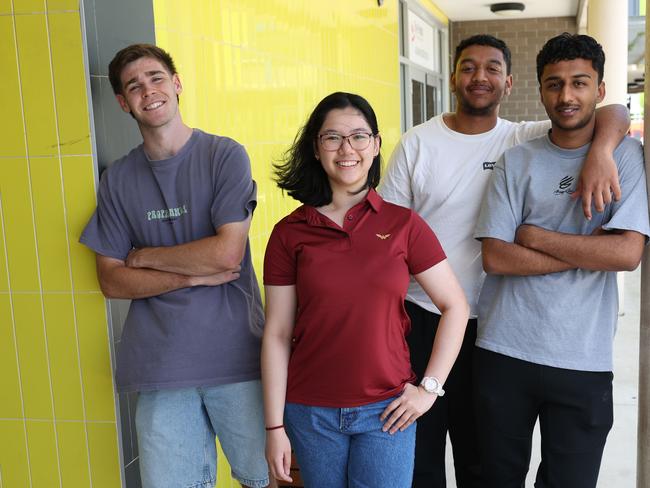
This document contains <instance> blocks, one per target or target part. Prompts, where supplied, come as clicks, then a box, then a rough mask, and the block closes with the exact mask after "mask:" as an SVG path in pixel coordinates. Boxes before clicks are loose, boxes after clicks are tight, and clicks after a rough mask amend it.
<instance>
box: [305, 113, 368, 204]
mask: <svg viewBox="0 0 650 488" xmlns="http://www.w3.org/2000/svg"><path fill="white" fill-rule="evenodd" d="M354 134H372V129H371V128H370V125H369V124H368V122H367V121H366V119H365V118H364V116H363V115H362V113H361V112H360V111H359V110H357V109H356V108H354V107H346V108H343V109H338V108H337V109H333V110H330V111H329V112H328V113H327V116H326V117H325V120H324V121H323V125H322V126H321V129H320V131H319V132H318V139H317V140H316V141H315V143H314V144H315V147H314V149H315V152H316V158H317V159H318V160H319V161H320V162H321V164H322V166H323V169H324V170H325V173H326V174H327V179H328V180H329V184H330V187H331V188H332V192H333V193H336V192H339V191H347V192H357V191H359V190H360V189H361V188H363V186H364V185H365V184H366V181H367V180H368V171H369V170H370V167H371V166H372V162H373V159H374V158H375V156H377V155H378V154H379V146H380V140H379V135H376V136H373V137H371V138H370V144H368V147H367V148H365V149H363V150H358V149H353V148H352V146H351V144H350V139H344V140H343V142H342V144H341V146H340V147H339V148H338V149H337V150H334V151H328V150H325V148H324V147H323V144H322V142H321V141H322V140H323V137H322V136H325V137H327V135H338V136H343V137H347V136H353V135H354ZM353 144H355V143H353Z"/></svg>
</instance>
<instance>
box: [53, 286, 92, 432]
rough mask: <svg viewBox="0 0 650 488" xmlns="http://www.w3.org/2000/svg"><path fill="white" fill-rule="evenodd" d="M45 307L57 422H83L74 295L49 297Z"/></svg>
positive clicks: (62, 294)
mask: <svg viewBox="0 0 650 488" xmlns="http://www.w3.org/2000/svg"><path fill="white" fill-rule="evenodd" d="M43 306H44V309H45V329H46V331H47V343H48V349H49V351H50V374H51V377H52V394H53V396H54V411H55V414H56V419H57V420H82V419H83V418H84V412H83V401H82V395H81V376H80V372H79V354H78V352H77V333H76V330H75V322H74V321H75V316H74V308H73V302H72V294H70V293H46V294H44V295H43Z"/></svg>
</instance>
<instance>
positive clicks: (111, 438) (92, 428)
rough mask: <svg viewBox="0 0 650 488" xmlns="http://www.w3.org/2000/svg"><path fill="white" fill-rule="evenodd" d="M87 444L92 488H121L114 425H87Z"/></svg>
mask: <svg viewBox="0 0 650 488" xmlns="http://www.w3.org/2000/svg"><path fill="white" fill-rule="evenodd" d="M88 444H89V448H90V471H91V476H92V486H93V488H115V487H116V486H122V485H121V481H120V464H119V460H118V456H117V430H116V428H115V424H112V423H89V424H88Z"/></svg>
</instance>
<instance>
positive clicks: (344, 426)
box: [284, 398, 416, 488]
mask: <svg viewBox="0 0 650 488" xmlns="http://www.w3.org/2000/svg"><path fill="white" fill-rule="evenodd" d="M393 400H394V398H389V399H387V400H382V401H380V402H376V403H371V404H369V405H363V406H361V407H353V408H328V407H311V406H307V405H300V404H297V403H287V405H286V407H285V410H284V423H285V426H286V430H287V435H288V436H289V439H290V440H291V445H292V447H293V449H294V451H295V453H296V457H297V459H298V464H299V465H300V473H301V475H302V478H303V480H304V482H305V487H306V488H381V487H386V488H410V486H411V479H412V477H413V462H414V456H415V428H416V426H415V424H413V425H411V426H410V427H408V428H407V429H406V430H405V431H404V432H399V431H398V432H396V433H395V434H393V435H391V434H389V433H388V432H382V430H381V428H382V425H383V423H382V422H381V421H380V420H379V416H380V415H381V413H382V412H383V411H384V409H385V408H386V406H387V405H388V404H389V403H390V402H391V401H393Z"/></svg>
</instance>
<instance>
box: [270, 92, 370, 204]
mask: <svg viewBox="0 0 650 488" xmlns="http://www.w3.org/2000/svg"><path fill="white" fill-rule="evenodd" d="M347 107H353V108H355V109H357V110H358V111H359V112H361V114H362V115H363V117H364V118H365V119H366V122H368V125H369V126H370V130H371V131H372V133H373V135H375V136H377V135H378V134H379V127H378V125H377V117H376V115H375V111H374V110H373V109H372V107H371V106H370V104H369V103H368V101H367V100H366V99H365V98H363V97H361V96H359V95H355V94H354V93H345V92H335V93H332V94H331V95H327V96H326V97H325V98H323V99H322V100H321V101H320V102H319V103H318V105H316V108H314V111H313V112H312V113H311V115H310V116H309V118H308V119H307V122H306V123H305V125H304V126H303V127H302V128H301V129H300V130H299V131H298V134H297V135H296V138H295V139H294V141H293V144H292V145H291V147H290V148H289V149H288V150H287V151H286V152H285V153H284V156H283V158H282V160H281V161H279V162H278V163H274V164H273V168H274V173H275V178H274V179H275V182H276V183H277V184H278V186H279V187H280V188H282V189H283V190H285V191H286V192H287V193H288V194H289V195H290V196H291V197H293V198H295V199H296V200H298V201H299V202H301V203H304V204H305V205H312V206H314V207H322V206H323V205H327V204H329V203H331V202H332V188H331V187H330V184H329V180H328V179H327V173H325V170H324V169H323V166H322V164H321V162H320V161H319V160H318V159H316V154H315V151H314V149H315V147H316V144H318V133H319V131H320V129H321V127H322V126H323V122H325V118H326V117H327V114H328V113H329V112H330V111H331V110H334V109H344V108H347ZM379 143H380V145H381V139H380V140H379ZM380 176H381V151H380V152H379V153H378V154H377V156H375V158H374V159H373V161H372V165H371V166H370V170H369V171H368V179H367V181H366V184H365V185H364V186H363V187H362V188H361V189H359V191H360V192H361V191H363V190H365V189H366V188H375V187H376V186H377V185H378V184H379V178H380Z"/></svg>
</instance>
